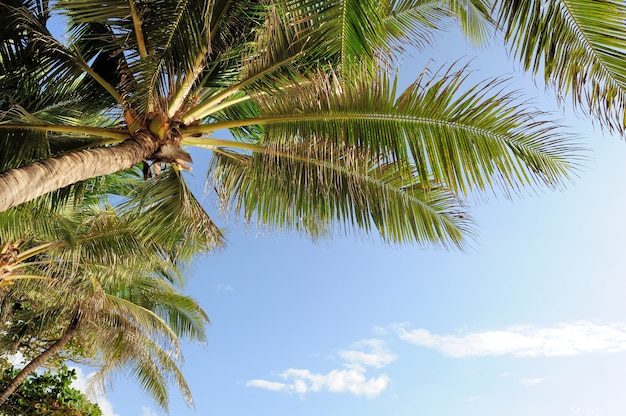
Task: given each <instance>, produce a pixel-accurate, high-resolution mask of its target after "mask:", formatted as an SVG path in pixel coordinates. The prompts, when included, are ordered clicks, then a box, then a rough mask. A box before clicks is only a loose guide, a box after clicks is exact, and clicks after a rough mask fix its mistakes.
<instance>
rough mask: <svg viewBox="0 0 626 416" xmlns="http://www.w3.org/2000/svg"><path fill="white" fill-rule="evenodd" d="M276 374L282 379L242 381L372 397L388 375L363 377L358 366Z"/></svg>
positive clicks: (272, 387)
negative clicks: (323, 370)
mask: <svg viewBox="0 0 626 416" xmlns="http://www.w3.org/2000/svg"><path fill="white" fill-rule="evenodd" d="M279 377H280V378H282V379H283V380H285V382H284V383H281V382H275V381H267V380H251V381H249V382H247V383H246V386H249V387H259V388H262V389H265V390H270V391H285V392H288V393H298V394H306V393H313V392H321V391H328V392H331V393H352V394H354V395H355V396H367V397H374V396H377V395H379V394H380V393H382V392H383V391H385V389H386V388H387V386H388V385H389V377H388V376H387V375H386V374H383V375H381V376H378V377H371V378H367V377H366V376H365V368H364V367H361V366H358V365H355V366H353V367H350V368H346V369H341V370H338V369H335V370H332V371H330V372H329V373H327V374H319V373H311V372H310V371H309V370H303V369H295V368H290V369H288V370H286V371H284V372H283V373H281V374H280V375H279Z"/></svg>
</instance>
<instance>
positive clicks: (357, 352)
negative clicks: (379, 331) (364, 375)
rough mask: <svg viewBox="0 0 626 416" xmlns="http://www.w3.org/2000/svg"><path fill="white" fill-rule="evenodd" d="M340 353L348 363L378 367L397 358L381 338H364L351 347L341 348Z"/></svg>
mask: <svg viewBox="0 0 626 416" xmlns="http://www.w3.org/2000/svg"><path fill="white" fill-rule="evenodd" d="M364 349H366V351H363V350H364ZM338 354H339V357H341V358H342V359H343V360H344V361H346V362H348V363H352V364H359V365H364V366H367V367H376V368H382V367H385V366H386V365H388V364H390V363H392V362H393V361H394V360H395V359H396V356H395V355H394V354H392V353H391V352H389V351H388V350H387V348H386V346H385V341H383V340H381V339H364V340H362V341H359V342H356V343H354V344H353V345H352V348H351V349H347V350H340V351H339V352H338Z"/></svg>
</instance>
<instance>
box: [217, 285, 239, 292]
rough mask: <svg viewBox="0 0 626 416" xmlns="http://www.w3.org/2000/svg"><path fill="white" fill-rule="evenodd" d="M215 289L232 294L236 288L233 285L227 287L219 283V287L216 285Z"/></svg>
mask: <svg viewBox="0 0 626 416" xmlns="http://www.w3.org/2000/svg"><path fill="white" fill-rule="evenodd" d="M215 288H216V289H217V291H218V292H232V291H233V290H235V288H234V287H232V286H231V285H227V284H224V283H218V284H217V285H215Z"/></svg>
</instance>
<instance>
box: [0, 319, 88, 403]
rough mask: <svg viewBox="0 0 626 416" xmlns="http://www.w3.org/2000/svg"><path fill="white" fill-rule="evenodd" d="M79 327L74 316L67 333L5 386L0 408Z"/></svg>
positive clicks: (0, 394) (59, 349)
mask: <svg viewBox="0 0 626 416" xmlns="http://www.w3.org/2000/svg"><path fill="white" fill-rule="evenodd" d="M78 327H79V319H78V317H77V316H75V317H74V318H73V319H72V322H71V323H70V326H69V327H68V328H67V331H65V333H64V334H63V336H61V338H59V339H58V340H57V341H56V342H55V343H54V344H52V345H51V346H50V347H48V349H46V350H45V351H44V352H42V353H41V354H39V355H38V356H37V357H36V358H35V359H34V360H32V361H31V362H30V363H28V365H26V366H25V367H24V368H22V370H21V371H20V372H19V373H17V376H15V378H14V379H13V380H11V383H9V385H8V386H7V388H6V389H5V390H4V391H3V392H2V393H0V408H1V407H2V405H3V404H4V402H6V401H7V399H8V398H9V397H10V396H11V395H12V394H13V393H14V392H15V390H17V388H18V387H19V386H20V385H21V384H22V383H23V382H24V380H26V377H28V376H29V375H30V374H31V373H32V372H33V371H35V370H36V369H38V368H39V367H41V366H42V365H43V364H44V363H45V362H46V361H48V360H49V359H50V358H52V357H53V356H54V355H55V354H56V353H58V352H59V351H61V350H62V349H63V347H64V346H65V344H67V343H68V342H69V341H70V340H71V339H72V337H73V336H74V335H75V334H76V332H77V331H78Z"/></svg>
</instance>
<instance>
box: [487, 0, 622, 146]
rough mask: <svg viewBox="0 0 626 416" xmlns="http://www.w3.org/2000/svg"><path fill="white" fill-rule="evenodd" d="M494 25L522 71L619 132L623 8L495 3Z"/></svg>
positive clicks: (518, 0)
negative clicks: (500, 29) (540, 77)
mask: <svg viewBox="0 0 626 416" xmlns="http://www.w3.org/2000/svg"><path fill="white" fill-rule="evenodd" d="M496 10H498V11H499V23H500V25H502V26H503V28H504V30H505V34H506V39H507V40H508V42H509V43H510V45H511V47H512V49H513V50H514V52H515V54H516V55H517V56H518V57H519V59H520V60H521V61H522V62H523V64H524V67H525V68H526V69H530V70H532V71H533V72H535V73H537V72H540V71H543V75H544V79H545V82H546V83H547V84H548V85H552V86H554V87H555V89H556V91H557V93H558V94H559V95H560V96H561V97H562V98H563V97H566V96H570V97H571V99H572V101H573V102H574V104H575V105H581V106H582V107H583V109H584V111H586V112H588V113H591V114H592V115H594V116H595V117H596V118H597V119H598V120H599V121H600V123H601V125H602V126H604V127H606V128H608V129H609V130H610V131H617V132H620V133H622V134H623V133H624V131H625V122H624V114H625V111H626V71H625V70H624V65H623V62H624V58H625V56H626V55H625V54H626V35H625V33H624V21H625V20H626V5H625V4H624V3H623V2H620V1H613V0H606V1H593V2H589V1H586V0H554V1H549V2H544V1H535V0H515V1H512V0H499V1H497V2H496Z"/></svg>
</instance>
